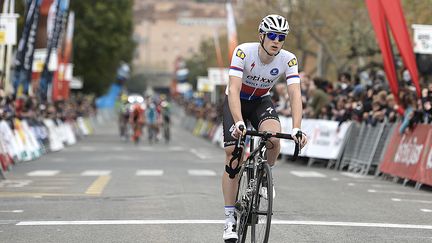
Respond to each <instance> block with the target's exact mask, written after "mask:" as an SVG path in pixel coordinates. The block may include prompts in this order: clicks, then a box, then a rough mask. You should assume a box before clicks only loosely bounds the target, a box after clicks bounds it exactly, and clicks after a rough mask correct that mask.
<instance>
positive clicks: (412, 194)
mask: <svg viewBox="0 0 432 243" xmlns="http://www.w3.org/2000/svg"><path fill="white" fill-rule="evenodd" d="M368 192H371V193H380V194H397V195H411V196H429V195H428V194H421V193H411V192H401V191H380V190H375V189H368Z"/></svg>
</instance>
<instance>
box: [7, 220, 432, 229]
mask: <svg viewBox="0 0 432 243" xmlns="http://www.w3.org/2000/svg"><path fill="white" fill-rule="evenodd" d="M224 222H225V221H224V220H80V221H21V222H18V223H17V224H16V226H50V225H51V226H54V225H55V226H59V225H168V224H223V223H224ZM272 224H273V225H310V226H340V227H370V228H399V229H424V230H432V225H416V224H390V223H366V222H331V221H296V220H273V221H272Z"/></svg>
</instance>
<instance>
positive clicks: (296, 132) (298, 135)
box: [291, 128, 307, 148]
mask: <svg viewBox="0 0 432 243" xmlns="http://www.w3.org/2000/svg"><path fill="white" fill-rule="evenodd" d="M291 136H292V138H293V139H294V141H295V142H296V143H300V148H303V147H304V146H305V145H306V143H307V137H306V134H304V133H303V132H302V131H301V130H300V128H293V130H292V132H291Z"/></svg>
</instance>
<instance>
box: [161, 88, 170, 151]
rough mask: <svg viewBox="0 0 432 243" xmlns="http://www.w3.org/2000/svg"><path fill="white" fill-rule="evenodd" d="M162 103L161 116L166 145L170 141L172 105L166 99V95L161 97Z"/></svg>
mask: <svg viewBox="0 0 432 243" xmlns="http://www.w3.org/2000/svg"><path fill="white" fill-rule="evenodd" d="M160 98H161V101H160V104H159V106H160V114H161V116H162V128H163V129H162V130H163V134H164V138H165V143H168V142H169V140H170V120H171V119H170V117H171V105H170V103H169V102H168V100H167V99H166V96H165V95H161V97H160Z"/></svg>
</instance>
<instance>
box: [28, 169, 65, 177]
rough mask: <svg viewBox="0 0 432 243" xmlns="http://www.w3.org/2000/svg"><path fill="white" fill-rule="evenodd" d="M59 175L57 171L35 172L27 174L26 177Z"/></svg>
mask: <svg viewBox="0 0 432 243" xmlns="http://www.w3.org/2000/svg"><path fill="white" fill-rule="evenodd" d="M58 173H60V171H59V170H35V171H32V172H29V173H27V175H28V176H55V175H57V174H58Z"/></svg>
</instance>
